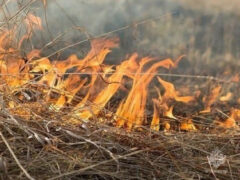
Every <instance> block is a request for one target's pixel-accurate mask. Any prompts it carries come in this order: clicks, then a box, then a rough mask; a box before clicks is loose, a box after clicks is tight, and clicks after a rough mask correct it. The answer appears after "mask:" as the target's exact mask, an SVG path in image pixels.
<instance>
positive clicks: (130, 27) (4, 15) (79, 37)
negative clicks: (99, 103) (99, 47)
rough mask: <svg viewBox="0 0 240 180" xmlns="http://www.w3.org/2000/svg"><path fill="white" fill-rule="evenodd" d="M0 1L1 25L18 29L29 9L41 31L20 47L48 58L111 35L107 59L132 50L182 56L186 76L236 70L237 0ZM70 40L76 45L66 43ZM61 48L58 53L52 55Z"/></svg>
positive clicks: (239, 38) (239, 53)
mask: <svg viewBox="0 0 240 180" xmlns="http://www.w3.org/2000/svg"><path fill="white" fill-rule="evenodd" d="M0 2H1V4H2V5H1V7H2V8H1V9H2V10H1V13H0V17H1V24H2V25H1V26H2V27H3V26H10V25H9V24H11V22H13V23H19V27H21V23H22V21H21V18H22V19H23V18H24V16H26V14H28V13H29V12H31V13H33V14H35V15H37V16H40V17H41V19H42V25H43V31H37V32H35V33H34V36H33V38H32V40H31V46H29V42H28V41H26V42H25V45H24V46H22V48H23V50H24V51H30V50H31V49H32V48H40V49H41V48H42V50H43V51H42V54H43V55H45V56H48V55H52V56H51V58H53V59H56V58H59V59H64V58H66V57H67V56H69V55H70V54H72V53H76V54H78V56H79V57H83V56H84V55H85V54H86V53H87V52H88V50H89V48H90V47H89V40H88V39H90V38H95V37H101V36H102V37H111V36H117V37H119V38H120V48H119V49H115V50H113V53H111V54H110V55H109V56H108V58H107V63H113V64H115V63H119V62H120V61H122V60H123V59H125V58H126V55H127V54H131V53H133V52H138V53H139V55H140V56H146V55H147V56H155V57H159V58H167V57H170V58H173V59H176V58H177V57H179V56H181V55H186V56H185V58H184V61H182V64H181V65H180V66H181V67H183V71H184V72H185V71H186V67H188V71H189V73H191V74H208V75H219V74H222V73H230V72H237V71H238V69H239V67H240V62H239V57H240V24H239V19H240V11H238V10H239V8H238V7H240V1H238V0H228V1H227V0H218V1H214V0H195V1H191V0H180V1H179V0H148V1H145V0H118V1H113V0H68V1H66V0H36V1H34V0H28V1H27V0H19V1H11V0H10V1H5V0H2V1H0ZM19 11H20V12H19ZM16 14H17V16H16ZM6 20H7V22H9V23H8V24H7V25H6V23H4V22H6ZM21 28H22V29H23V27H21ZM20 32H22V33H23V32H24V30H21V31H20ZM19 34H21V33H19ZM73 43H77V45H75V46H71V44H73ZM69 45H70V46H71V47H69V48H65V47H67V46H69ZM61 48H65V49H64V51H60V52H59V53H57V54H54V52H58V50H59V49H61ZM181 67H180V69H181ZM223 69H224V70H223ZM226 69H228V70H226Z"/></svg>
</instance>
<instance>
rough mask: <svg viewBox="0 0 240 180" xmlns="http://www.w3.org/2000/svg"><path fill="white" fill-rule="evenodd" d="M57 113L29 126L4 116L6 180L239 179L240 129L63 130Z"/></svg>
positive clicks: (97, 126)
mask: <svg viewBox="0 0 240 180" xmlns="http://www.w3.org/2000/svg"><path fill="white" fill-rule="evenodd" d="M55 114H56V117H55V118H56V120H55V119H54V118H52V121H48V120H46V121H37V119H38V118H39V117H35V118H36V120H35V121H32V122H26V121H22V120H21V119H20V118H17V117H14V116H12V115H11V114H10V113H8V112H6V111H4V110H2V111H1V123H0V127H1V134H0V135H1V141H0V151H1V159H0V163H1V166H0V168H1V169H0V170H1V172H2V173H1V178H2V179H26V178H27V176H26V172H27V173H28V175H29V177H28V179H31V178H35V179H167V178H169V179H209V178H210V179H214V178H219V179H238V175H239V168H238V167H239V165H240V161H239V156H240V155H239V140H240V136H239V131H237V130H231V131H229V132H228V133H224V134H222V133H216V134H207V133H206V134H205V133H190V132H189V133H183V132H174V133H164V132H151V131H150V130H147V129H144V130H142V131H141V132H132V133H126V132H125V131H122V130H120V129H116V128H113V127H110V126H107V125H102V124H97V123H91V122H90V123H86V124H82V125H81V126H78V127H73V126H71V125H65V126H63V125H61V124H60V123H59V117H57V113H55ZM216 163H217V164H216ZM218 165H219V167H218ZM23 170H24V171H25V172H24V171H23ZM30 176H31V178H30Z"/></svg>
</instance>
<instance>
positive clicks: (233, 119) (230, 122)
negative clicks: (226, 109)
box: [217, 109, 240, 128]
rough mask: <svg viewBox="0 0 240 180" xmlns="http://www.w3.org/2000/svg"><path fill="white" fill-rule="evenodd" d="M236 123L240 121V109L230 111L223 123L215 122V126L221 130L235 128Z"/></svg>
mask: <svg viewBox="0 0 240 180" xmlns="http://www.w3.org/2000/svg"><path fill="white" fill-rule="evenodd" d="M237 121H240V109H232V110H231V113H230V116H229V117H228V118H227V119H226V120H225V121H223V122H221V121H217V124H218V125H219V126H220V127H223V128H236V127H238V126H237Z"/></svg>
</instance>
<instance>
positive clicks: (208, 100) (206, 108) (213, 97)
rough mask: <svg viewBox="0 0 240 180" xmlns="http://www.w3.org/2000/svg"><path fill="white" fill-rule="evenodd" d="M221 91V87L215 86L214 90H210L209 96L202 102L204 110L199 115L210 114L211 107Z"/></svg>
mask: <svg viewBox="0 0 240 180" xmlns="http://www.w3.org/2000/svg"><path fill="white" fill-rule="evenodd" d="M220 91H221V86H220V85H217V86H216V87H215V88H213V89H212V91H211V93H210V94H209V96H207V97H206V98H204V100H203V102H204V103H205V106H204V110H202V111H201V112H200V113H209V112H211V106H212V104H213V103H214V102H215V101H216V99H217V97H218V96H219V94H220Z"/></svg>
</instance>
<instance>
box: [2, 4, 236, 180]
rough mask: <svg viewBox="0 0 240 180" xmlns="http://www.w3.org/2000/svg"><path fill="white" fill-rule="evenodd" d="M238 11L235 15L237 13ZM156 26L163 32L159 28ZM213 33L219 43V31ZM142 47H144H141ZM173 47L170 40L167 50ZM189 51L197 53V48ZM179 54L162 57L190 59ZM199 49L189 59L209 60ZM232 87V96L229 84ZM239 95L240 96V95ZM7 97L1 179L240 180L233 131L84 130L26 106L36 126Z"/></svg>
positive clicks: (18, 16)
mask: <svg viewBox="0 0 240 180" xmlns="http://www.w3.org/2000/svg"><path fill="white" fill-rule="evenodd" d="M29 2H32V1H29ZM224 2H225V4H226V6H224V7H226V9H228V6H227V4H228V3H226V1H224ZM235 2H236V3H238V2H237V1H235ZM185 3H186V4H188V5H189V6H191V4H190V2H189V1H187V0H186V1H185ZM186 4H185V5H186ZM211 4H212V3H211ZM205 5H206V4H204V2H202V4H201V5H200V6H197V7H196V6H191V7H193V8H192V9H194V7H195V8H199V7H201V8H202V7H205ZM213 6H214V7H216V8H218V7H223V5H222V4H220V3H213V5H211V7H213ZM27 7H28V5H26V9H25V8H24V9H22V10H20V11H18V12H17V13H14V14H13V15H12V16H11V17H12V18H11V19H7V20H6V22H5V23H4V24H2V26H7V25H9V24H11V23H13V24H14V23H15V24H21V21H22V18H23V19H24V13H23V12H26V11H28V8H27ZM229 7H230V3H229ZM231 7H232V8H234V7H233V6H232V5H231ZM235 7H237V6H235ZM231 10H233V9H231ZM181 18H184V17H180V19H181ZM213 19H214V18H213ZM170 20H171V18H170ZM168 22H169V24H168V25H166V26H164V27H162V24H160V25H158V24H157V28H156V29H155V31H154V32H152V30H151V28H153V27H152V26H151V28H148V29H149V31H151V32H150V36H149V37H151V35H152V36H153V37H156V36H157V34H158V35H159V33H160V35H161V31H164V32H165V31H168V30H170V29H171V30H172V31H175V32H176V29H174V28H173V27H174V23H175V21H174V19H173V20H172V21H168ZM180 24H181V23H180ZM185 25H186V27H192V26H193V25H194V24H193V20H191V19H190V20H189V21H187V22H186V23H185V24H184V25H183V26H182V27H179V29H180V30H181V31H177V32H178V33H179V32H183V31H185V27H184V26H185ZM153 26H156V24H154V23H153ZM129 27H131V26H129ZM159 29H160V30H161V31H158V30H159ZM179 29H178V30H179ZM149 31H147V33H149ZM199 31H201V30H199ZM208 32H209V34H210V35H211V33H212V31H210V30H209V31H208ZM190 34H191V32H190ZM148 35H149V34H148ZM210 35H206V36H204V37H208V36H210ZM123 37H124V36H123ZM176 37H178V36H176ZM187 37H188V36H187ZM173 39H174V38H173ZM175 39H177V38H175ZM140 40H142V39H139V40H138V41H137V42H139V41H140ZM167 40H168V38H167V37H166V39H164V41H163V42H165V41H167ZM171 40H172V39H171ZM161 42H162V41H160V42H159V44H161ZM152 44H153V43H152ZM152 44H151V40H150V42H148V41H142V44H140V45H139V46H142V47H146V46H148V45H149V46H148V47H149V49H152V50H154V48H156V47H153V45H152ZM163 44H164V43H163ZM189 44H190V45H193V46H194V43H193V44H191V43H189ZM189 44H188V45H189ZM130 45H132V44H130ZM164 45H165V44H164ZM53 46H54V43H53ZM173 46H174V43H173V45H172V44H171V43H170V45H169V46H164V48H165V50H163V49H161V48H160V47H158V49H160V50H159V51H160V52H165V54H172V53H173V56H175V55H176V54H177V55H179V54H182V51H181V48H180V50H179V49H170V48H169V47H173ZM127 48H128V47H127ZM137 48H139V47H137ZM194 48H195V47H193V51H194V52H192V51H191V52H190V53H189V56H188V57H189V59H191V58H192V59H197V58H199V56H201V55H202V54H201V53H200V50H199V49H194ZM139 49H141V47H140V48H139ZM183 49H184V48H183ZM203 49H204V50H205V47H204V48H203ZM209 51H211V48H210V50H209ZM160 54H161V53H160ZM165 54H164V55H165ZM226 56H227V55H226ZM211 57H212V56H210V55H208V54H207V53H205V55H204V54H203V55H202V56H201V59H206V58H207V60H209V61H210V59H211ZM230 59H231V58H230ZM210 63H211V65H212V64H213V66H215V64H214V63H212V62H210ZM225 63H226V61H223V63H221V66H224V67H225ZM197 64H199V63H197ZM199 67H200V66H199ZM200 70H201V68H200ZM192 71H194V72H195V73H196V74H198V72H199V70H196V71H195V69H193V70H192ZM193 74H194V73H193ZM217 75H218V74H217ZM193 77H194V78H195V76H193ZM194 78H193V81H194ZM220 78H222V76H221V77H220ZM196 79H197V78H196ZM187 83H190V82H186V84H187ZM226 86H227V88H228V84H227V85H226ZM236 89H237V88H235V90H234V92H237V90H236ZM226 90H228V89H226ZM0 97H1V101H0V105H1V108H0V178H1V179H217V178H218V179H239V166H240V161H239V159H238V158H240V157H239V156H240V149H239V148H240V146H239V142H240V134H239V130H238V129H234V130H233V129H230V130H228V131H227V132H226V131H225V132H224V133H223V132H220V131H217V132H213V133H207V132H178V131H175V132H168V133H166V132H153V131H151V130H149V129H147V128H146V127H143V128H142V130H141V131H139V132H131V133H129V132H126V131H124V130H122V129H117V128H114V127H113V126H110V125H108V124H101V123H98V122H96V121H91V122H88V123H82V124H81V125H77V126H76V125H74V124H70V123H69V124H67V123H66V121H65V120H66V119H63V118H62V117H63V113H64V112H57V111H54V110H52V109H50V108H49V107H48V105H47V104H46V103H44V102H38V106H36V108H37V107H39V106H40V107H41V108H43V109H44V111H43V112H42V113H36V112H37V111H35V109H34V108H31V105H30V108H29V106H28V107H25V106H24V105H22V104H18V106H19V107H20V111H21V112H27V115H29V114H30V118H29V120H26V118H23V117H21V116H19V114H18V115H16V114H14V113H13V112H12V111H9V110H8V108H6V106H5V104H6V103H8V101H9V99H11V100H12V99H14V96H13V95H12V94H8V93H7V92H1V94H0ZM32 107H34V106H32ZM18 112H19V110H18ZM23 115H24V114H23ZM64 115H66V114H64ZM64 117H65V118H66V116H64ZM67 118H68V119H71V118H75V117H74V114H69V115H68V116H67ZM96 120H97V119H96Z"/></svg>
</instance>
